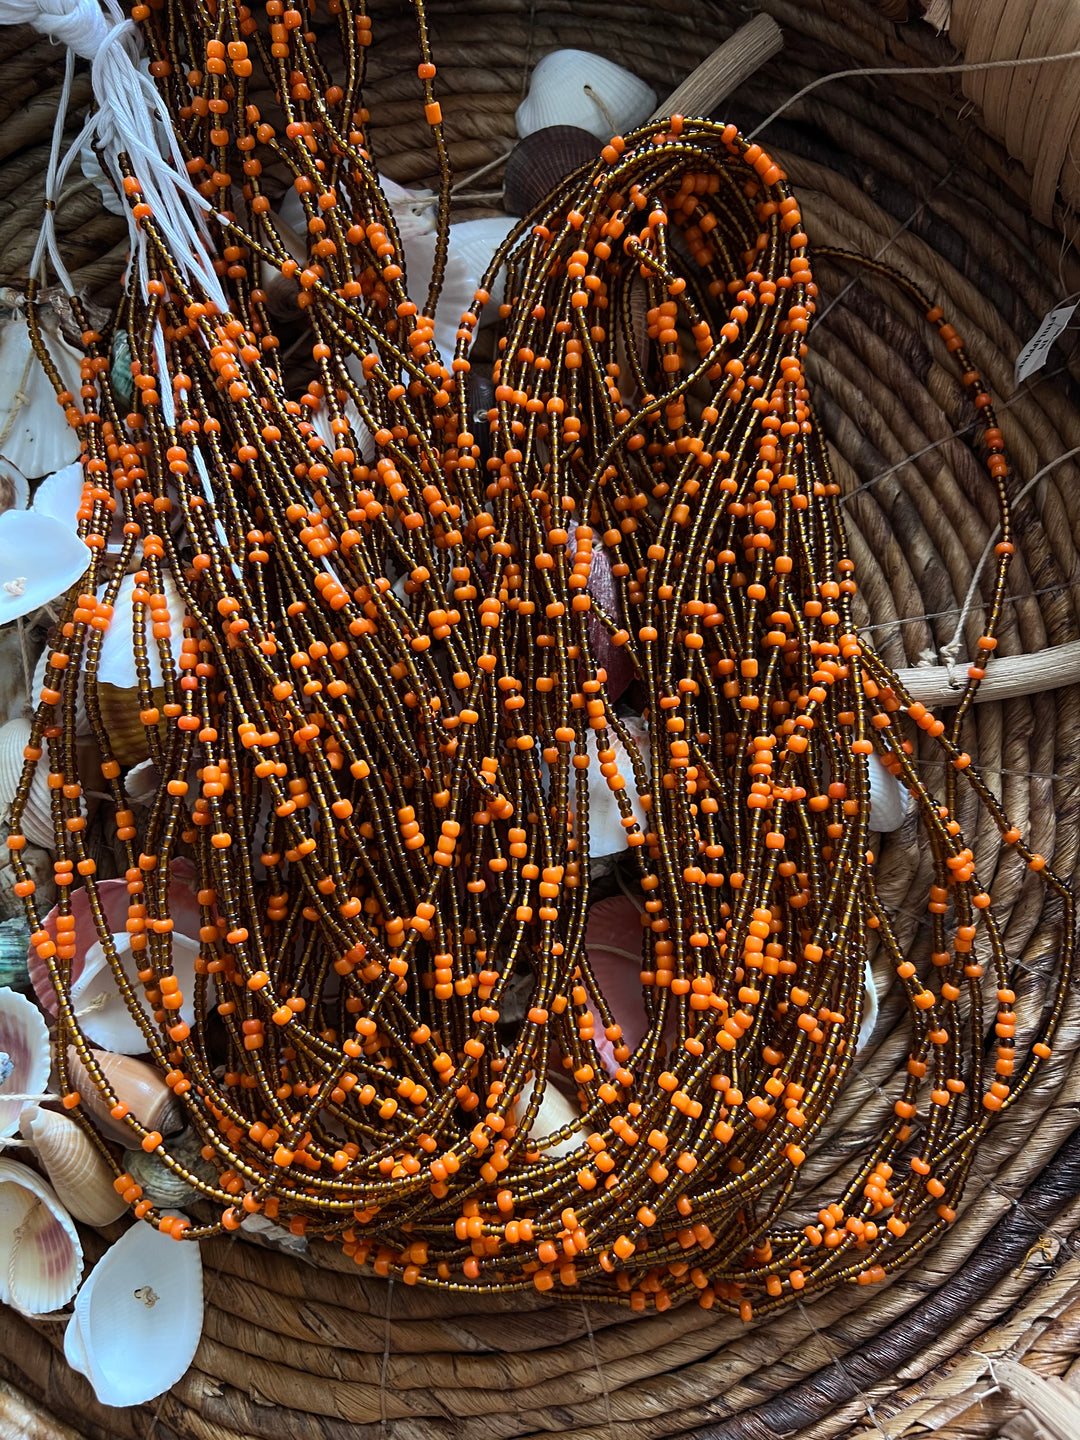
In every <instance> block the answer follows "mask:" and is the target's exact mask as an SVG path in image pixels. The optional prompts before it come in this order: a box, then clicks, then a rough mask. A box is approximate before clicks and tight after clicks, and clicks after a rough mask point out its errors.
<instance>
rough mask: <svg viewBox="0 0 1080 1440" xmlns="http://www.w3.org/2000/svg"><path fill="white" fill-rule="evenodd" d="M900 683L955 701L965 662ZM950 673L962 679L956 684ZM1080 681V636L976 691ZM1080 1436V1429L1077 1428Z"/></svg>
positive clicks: (992, 668)
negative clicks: (955, 667)
mask: <svg viewBox="0 0 1080 1440" xmlns="http://www.w3.org/2000/svg"><path fill="white" fill-rule="evenodd" d="M896 673H897V676H898V677H899V679H900V682H901V684H902V685H903V686H904V688H905V689H906V690H907V691H908V693H909V694H910V695H911V697H912V698H913V699H915V700H921V701H922V703H923V704H924V705H931V706H933V705H956V704H958V703H959V701H960V696H961V695H962V694H963V693H964V685H965V684H966V682H967V675H966V671H965V667H964V666H960V667H958V669H955V670H954V668H953V667H952V666H948V665H919V666H916V667H915V668H913V669H907V670H898V671H897V672H896ZM951 676H953V677H956V678H957V679H958V681H959V683H958V684H954V683H953V681H952V679H951V678H950V677H951ZM1077 681H1080V640H1072V641H1070V642H1069V644H1067V645H1051V646H1050V647H1048V648H1047V649H1046V650H1040V651H1039V653H1038V654H1037V655H1010V656H1008V657H1007V658H1002V659H1000V660H991V661H990V663H989V665H987V667H986V679H985V680H984V681H983V682H982V683H981V685H980V686H979V688H978V690H977V691H976V692H975V701H976V703H977V704H978V703H979V702H980V701H983V700H1009V699H1011V698H1012V697H1013V696H1014V695H1038V694H1039V693H1040V692H1041V691H1043V690H1057V689H1059V688H1060V686H1062V685H1075V684H1076V683H1077ZM1077 1435H1078V1437H1080V1431H1078V1432H1077Z"/></svg>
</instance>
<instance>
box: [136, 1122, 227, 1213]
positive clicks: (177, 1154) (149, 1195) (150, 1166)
mask: <svg viewBox="0 0 1080 1440" xmlns="http://www.w3.org/2000/svg"><path fill="white" fill-rule="evenodd" d="M166 1149H167V1150H168V1152H169V1154H170V1155H171V1156H172V1158H173V1159H174V1160H178V1161H179V1162H180V1164H181V1165H183V1166H185V1167H186V1168H187V1169H188V1170H190V1171H191V1173H192V1174H193V1175H198V1176H199V1178H200V1179H203V1180H209V1181H213V1180H214V1178H215V1171H214V1168H213V1166H212V1165H210V1164H208V1163H207V1161H205V1160H204V1159H203V1158H202V1155H201V1153H200V1151H201V1142H200V1140H199V1137H198V1134H197V1133H196V1132H195V1131H194V1130H184V1131H182V1132H181V1133H180V1134H179V1135H174V1136H172V1137H170V1139H169V1143H168V1145H167V1146H166ZM124 1167H125V1169H126V1170H127V1172H128V1174H129V1175H131V1177H132V1178H133V1179H134V1180H136V1181H137V1182H138V1183H139V1184H140V1185H141V1186H142V1188H143V1194H144V1195H145V1197H146V1199H148V1200H152V1201H153V1202H154V1204H155V1205H158V1206H161V1207H163V1208H164V1209H166V1210H183V1209H184V1207H185V1206H187V1205H190V1204H191V1203H192V1202H193V1201H194V1200H196V1199H198V1198H199V1191H198V1190H193V1189H192V1187H191V1186H190V1185H189V1184H188V1183H187V1181H186V1180H185V1179H184V1177H183V1176H182V1175H177V1173H176V1171H175V1170H172V1169H170V1168H169V1166H168V1165H166V1164H165V1162H164V1160H162V1158H161V1156H160V1155H147V1153H146V1152H145V1150H132V1151H131V1152H130V1154H128V1155H127V1156H125V1159H124Z"/></svg>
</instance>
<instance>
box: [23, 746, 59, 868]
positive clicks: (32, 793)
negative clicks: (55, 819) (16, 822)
mask: <svg viewBox="0 0 1080 1440" xmlns="http://www.w3.org/2000/svg"><path fill="white" fill-rule="evenodd" d="M22 831H23V834H24V835H25V836H26V838H27V840H28V841H29V842H30V844H31V845H37V846H39V847H40V848H41V849H42V850H54V849H55V848H56V832H55V831H54V830H53V823H52V791H51V790H50V789H49V768H48V766H47V765H44V764H42V763H41V762H40V761H39V762H38V763H37V765H35V766H34V773H33V776H32V777H31V780H30V790H29V793H28V794H27V797H26V804H25V806H24V807H23V813H22Z"/></svg>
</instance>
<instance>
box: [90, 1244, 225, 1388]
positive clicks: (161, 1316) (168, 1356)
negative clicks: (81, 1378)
mask: <svg viewBox="0 0 1080 1440" xmlns="http://www.w3.org/2000/svg"><path fill="white" fill-rule="evenodd" d="M202 1325H203V1284H202V1260H201V1258H200V1255H199V1247H198V1245H196V1244H194V1243H191V1242H187V1241H182V1242H177V1241H175V1240H173V1239H172V1238H171V1236H168V1235H162V1234H161V1232H160V1231H158V1230H155V1229H153V1228H152V1227H151V1226H150V1225H146V1224H138V1225H133V1226H132V1227H131V1229H130V1230H128V1231H127V1232H126V1233H125V1234H123V1235H122V1236H121V1237H120V1239H119V1240H117V1242H116V1244H115V1245H112V1246H110V1247H109V1249H108V1250H106V1252H105V1254H104V1255H103V1256H102V1257H101V1259H100V1260H99V1261H98V1263H97V1264H96V1265H95V1266H94V1268H93V1270H92V1271H91V1272H90V1274H89V1275H88V1276H87V1279H86V1282H85V1284H84V1285H83V1286H82V1288H81V1289H80V1291H79V1294H78V1297H77V1298H76V1301H75V1314H74V1315H73V1316H72V1318H71V1320H70V1321H69V1322H68V1327H67V1330H66V1331H65V1332H64V1354H65V1356H66V1357H67V1361H68V1364H69V1365H70V1366H71V1367H72V1369H73V1370H78V1371H79V1373H80V1374H82V1375H85V1376H86V1378H87V1379H88V1380H89V1381H90V1384H91V1385H92V1386H93V1387H94V1394H95V1395H96V1396H97V1398H98V1400H99V1401H100V1402H101V1404H102V1405H115V1406H129V1405H141V1404H143V1403H144V1402H145V1401H147V1400H153V1399H154V1397H155V1396H157V1395H161V1394H162V1393H163V1392H164V1391H166V1390H168V1389H170V1388H171V1387H172V1386H173V1385H175V1384H176V1382H177V1381H178V1380H179V1379H180V1378H181V1377H182V1376H183V1374H184V1372H185V1371H186V1370H187V1368H188V1366H189V1365H190V1364H191V1361H192V1358H193V1357H194V1355H195V1351H196V1349H197V1348H198V1344H199V1337H200V1336H201V1334H202Z"/></svg>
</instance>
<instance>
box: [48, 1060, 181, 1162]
mask: <svg viewBox="0 0 1080 1440" xmlns="http://www.w3.org/2000/svg"><path fill="white" fill-rule="evenodd" d="M91 1053H92V1054H93V1056H94V1060H95V1061H96V1063H97V1066H98V1068H99V1069H100V1070H101V1072H102V1074H103V1075H104V1077H105V1079H106V1081H107V1082H108V1084H109V1085H110V1086H111V1087H112V1090H113V1093H114V1094H115V1095H116V1097H117V1099H118V1100H123V1101H124V1103H125V1104H126V1105H127V1107H128V1109H129V1110H130V1111H131V1114H132V1115H133V1116H134V1118H135V1119H136V1120H138V1122H139V1123H140V1124H141V1125H143V1126H144V1127H145V1128H146V1129H147V1130H156V1131H158V1133H159V1134H161V1135H174V1134H175V1133H176V1132H177V1131H178V1130H182V1129H183V1126H184V1111H183V1107H182V1105H181V1104H180V1102H179V1101H178V1100H177V1098H176V1096H175V1095H174V1094H173V1093H172V1091H171V1090H170V1089H169V1087H168V1086H167V1085H166V1084H165V1081H164V1078H163V1077H162V1076H161V1075H160V1074H159V1072H158V1071H157V1070H155V1069H154V1067H153V1065H147V1064H146V1063H145V1061H142V1060H133V1059H132V1058H131V1057H130V1056H129V1055H114V1054H111V1053H109V1052H108V1051H106V1050H94V1051H92V1052H91ZM67 1060H68V1078H69V1079H70V1081H71V1088H72V1089H73V1090H77V1091H78V1092H79V1095H80V1096H81V1097H82V1104H83V1108H84V1109H85V1110H87V1111H89V1113H90V1114H91V1115H92V1116H93V1117H94V1121H95V1123H96V1124H97V1127H98V1129H99V1130H100V1131H101V1133H102V1134H103V1135H106V1136H107V1137H108V1138H109V1139H110V1140H113V1139H115V1140H117V1141H118V1142H119V1143H120V1144H121V1145H133V1144H134V1143H135V1132H134V1131H133V1130H129V1129H128V1127H127V1126H126V1125H125V1124H124V1123H123V1122H122V1121H120V1120H114V1119H113V1118H112V1116H111V1115H110V1114H109V1107H108V1105H107V1104H106V1102H105V1098H104V1096H103V1095H102V1093H101V1091H100V1090H99V1089H98V1087H97V1085H96V1084H95V1083H94V1081H93V1079H92V1078H91V1076H90V1074H89V1072H88V1071H87V1069H86V1067H85V1066H84V1065H83V1063H82V1061H81V1060H80V1059H79V1056H78V1053H77V1051H76V1049H75V1046H74V1045H69V1046H68V1052H67Z"/></svg>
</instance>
